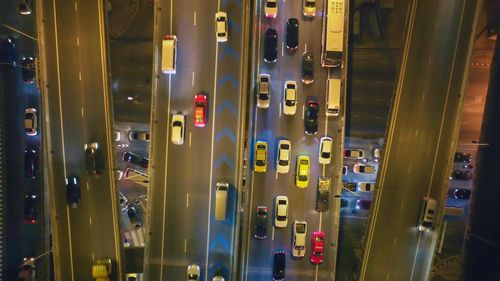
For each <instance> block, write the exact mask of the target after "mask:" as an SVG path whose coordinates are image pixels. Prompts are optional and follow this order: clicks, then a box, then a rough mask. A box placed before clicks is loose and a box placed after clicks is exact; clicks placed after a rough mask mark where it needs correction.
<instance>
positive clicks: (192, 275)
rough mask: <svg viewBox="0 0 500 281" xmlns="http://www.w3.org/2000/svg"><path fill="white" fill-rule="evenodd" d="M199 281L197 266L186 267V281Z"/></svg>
mask: <svg viewBox="0 0 500 281" xmlns="http://www.w3.org/2000/svg"><path fill="white" fill-rule="evenodd" d="M199 280H200V266H199V265H197V264H190V265H188V267H187V281H199Z"/></svg>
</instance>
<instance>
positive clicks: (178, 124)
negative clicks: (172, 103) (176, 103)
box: [170, 113, 186, 145]
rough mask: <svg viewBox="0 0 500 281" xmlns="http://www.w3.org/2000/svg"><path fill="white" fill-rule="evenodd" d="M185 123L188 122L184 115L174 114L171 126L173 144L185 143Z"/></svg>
mask: <svg viewBox="0 0 500 281" xmlns="http://www.w3.org/2000/svg"><path fill="white" fill-rule="evenodd" d="M184 124H186V119H185V118H184V115H182V114H180V113H178V114H174V116H172V123H170V127H171V132H170V134H171V140H172V143H173V144H177V145H181V144H184V127H185V126H184Z"/></svg>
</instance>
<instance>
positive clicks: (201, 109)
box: [194, 92, 208, 128]
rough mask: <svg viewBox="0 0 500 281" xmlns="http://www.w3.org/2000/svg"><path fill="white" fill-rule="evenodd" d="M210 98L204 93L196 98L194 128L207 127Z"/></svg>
mask: <svg viewBox="0 0 500 281" xmlns="http://www.w3.org/2000/svg"><path fill="white" fill-rule="evenodd" d="M207 111H208V98H207V95H206V94H205V93H203V92H199V93H197V94H196V95H195V96H194V126H195V127H199V128H200V127H201V128H202V127H205V125H207Z"/></svg>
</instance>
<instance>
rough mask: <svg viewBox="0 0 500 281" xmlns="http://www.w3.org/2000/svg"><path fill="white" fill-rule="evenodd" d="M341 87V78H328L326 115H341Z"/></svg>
mask: <svg viewBox="0 0 500 281" xmlns="http://www.w3.org/2000/svg"><path fill="white" fill-rule="evenodd" d="M341 89H342V87H341V83H340V79H336V78H334V79H328V80H326V91H327V92H326V116H339V113H340V93H341Z"/></svg>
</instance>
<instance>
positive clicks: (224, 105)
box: [215, 100, 238, 116]
mask: <svg viewBox="0 0 500 281" xmlns="http://www.w3.org/2000/svg"><path fill="white" fill-rule="evenodd" d="M226 108H227V109H229V111H231V112H232V113H233V114H234V115H235V116H237V115H238V110H237V109H236V106H234V104H233V103H232V102H231V101H230V100H224V102H222V103H221V104H219V106H217V109H216V110H215V113H216V114H220V113H221V112H222V111H223V110H224V109H226Z"/></svg>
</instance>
